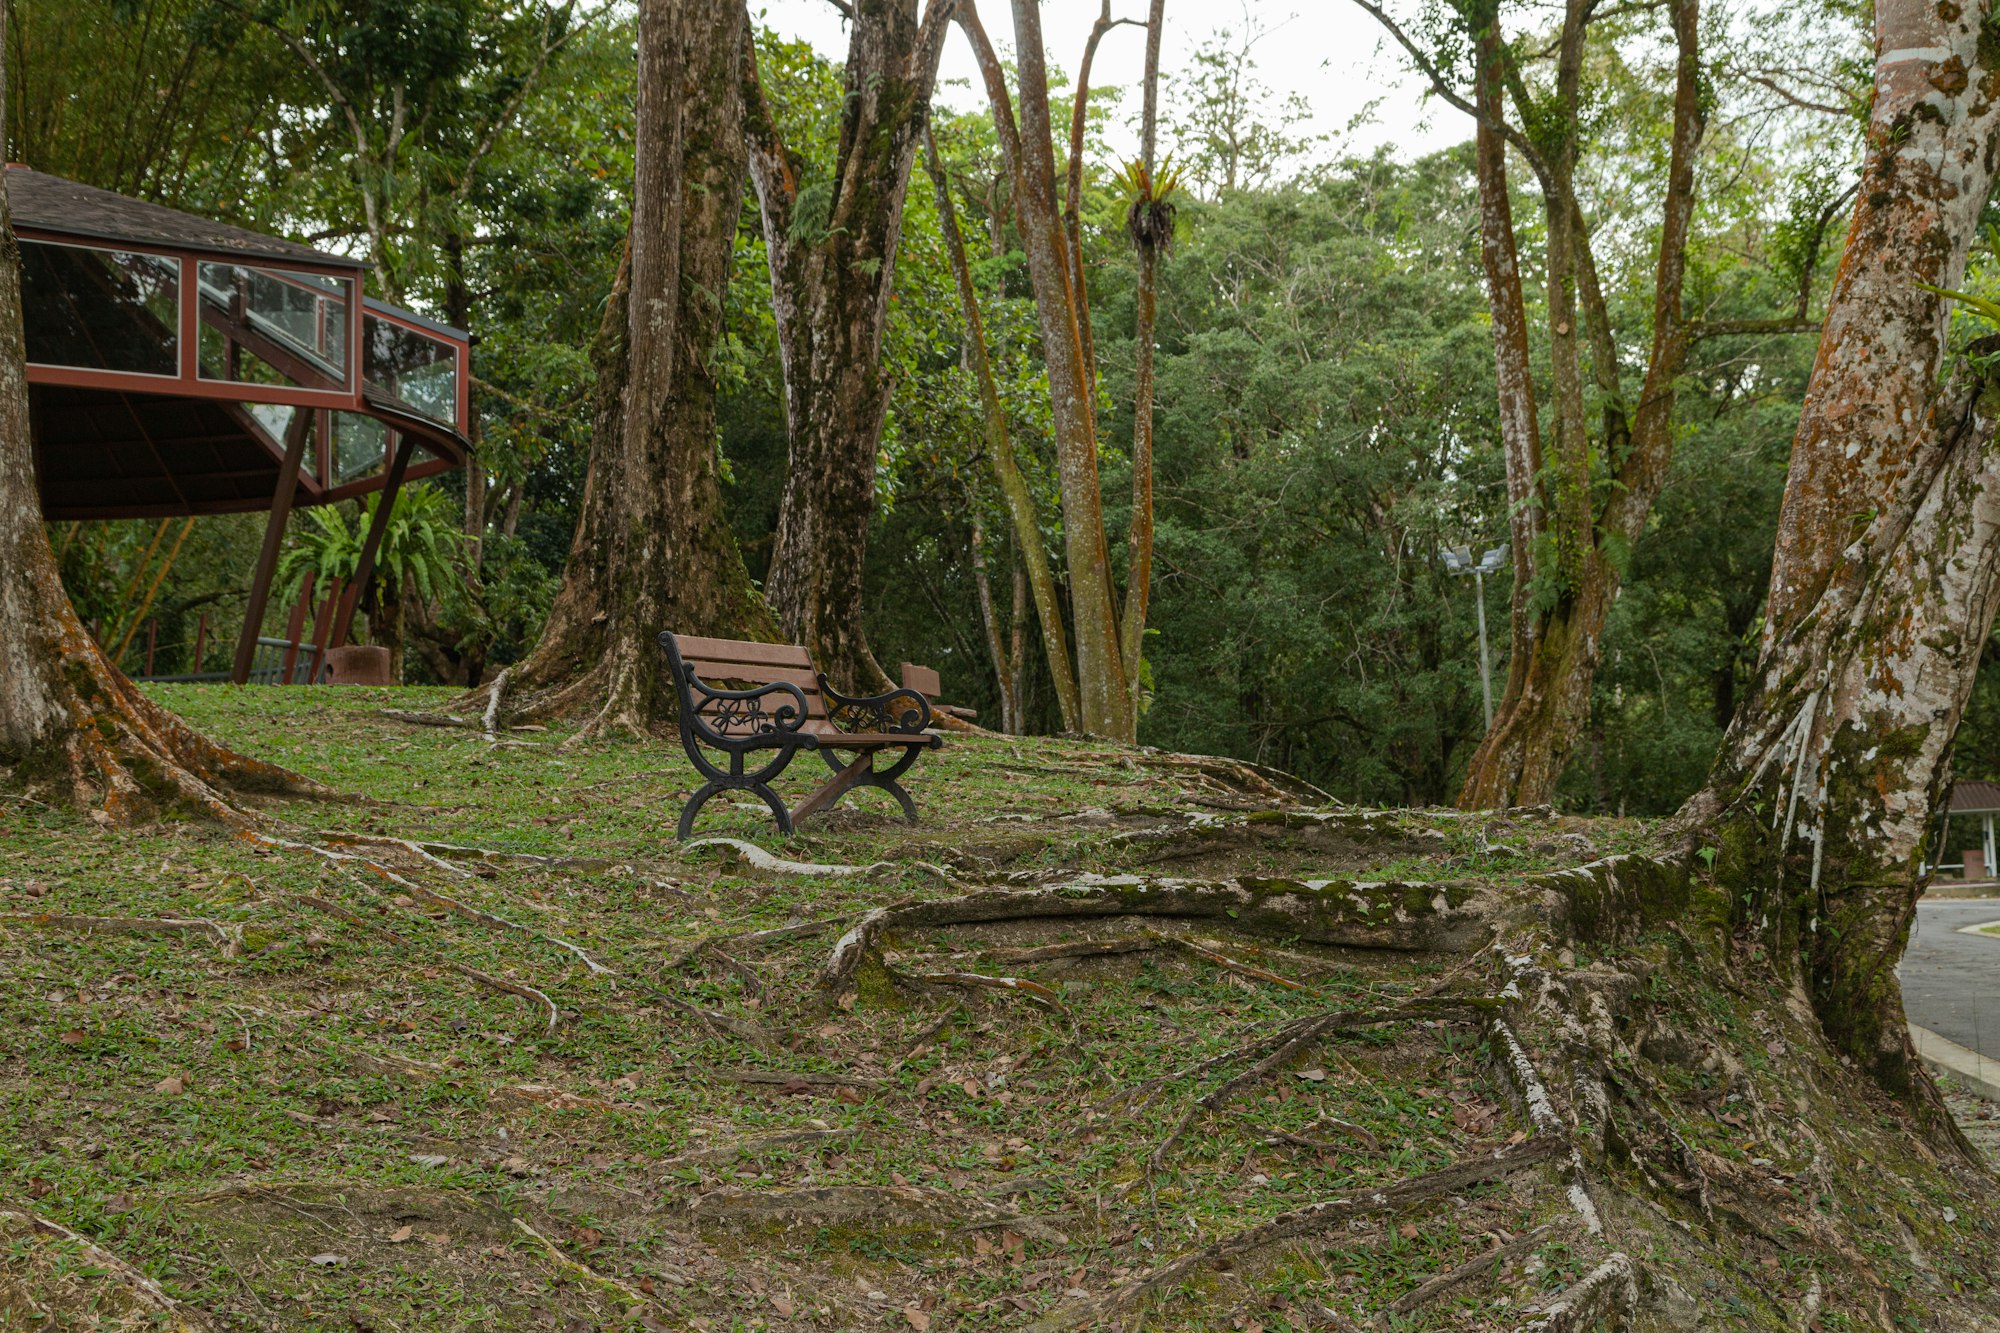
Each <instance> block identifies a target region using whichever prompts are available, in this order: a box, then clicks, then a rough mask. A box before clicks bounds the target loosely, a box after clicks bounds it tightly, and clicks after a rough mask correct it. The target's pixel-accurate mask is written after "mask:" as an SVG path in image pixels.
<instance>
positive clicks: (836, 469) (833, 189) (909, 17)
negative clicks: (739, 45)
mask: <svg viewBox="0 0 2000 1333" xmlns="http://www.w3.org/2000/svg"><path fill="white" fill-rule="evenodd" d="M954 3H955V0H929V3H928V4H926V5H925V6H924V7H923V9H922V11H921V14H920V13H919V7H918V4H917V0H862V2H861V3H859V4H856V5H853V6H851V7H849V8H848V9H847V11H846V12H847V14H848V17H849V38H848V48H847V66H846V70H845V72H844V74H843V78H842V89H841V95H840V98H839V102H838V104H837V105H838V107H839V129H838V132H837V135H836V136H834V141H833V143H832V144H831V145H829V147H830V149H831V151H830V153H828V154H827V156H826V159H825V160H818V161H815V160H813V159H812V158H811V157H808V156H807V155H805V154H802V153H798V152H795V151H794V150H793V148H792V147H791V146H790V144H789V143H788V140H787V135H786V133H785V131H784V129H783V128H782V125H781V118H780V116H779V114H778V112H777V110H776V109H775V108H774V106H773V104H772V101H771V99H770V98H769V97H768V96H767V94H766V91H765V88H764V84H763V82H762V81H761V79H760V78H759V57H758V55H757V53H756V50H755V48H754V47H752V48H750V51H749V54H748V58H747V59H746V63H745V66H744V84H743V99H744V106H745V110H746V113H747V116H748V121H747V125H748V129H749V138H750V145H751V151H750V179H751V181H752V182H753V183H754V184H755V186H756V191H757V200H758V203H759V205H760V211H761V214H762V217H763V225H764V250H765V255H766V258H767V260H768V263H769V268H770V279H771V310H772V315H773V317H774V319H775V321H776V326H777V339H778V348H779V364H780V367H781V369H782V372H783V376H784V386H785V420H786V427H787V436H788V438H789V442H790V460H789V461H790V466H789V468H788V470H787V472H786V477H785V489H784V498H783V500H782V501H781V503H780V505H779V509H778V531H777V537H776V541H775V545H774V547H773V550H772V556H771V573H770V578H769V579H768V580H767V581H766V584H765V594H766V596H767V597H768V598H769V600H770V604H771V608H772V610H774V611H775V612H777V615H778V623H779V626H780V628H781V629H782V630H783V631H784V633H785V635H786V636H787V637H788V638H790V639H792V640H793V641H794V642H797V643H803V644H805V645H806V646H807V647H808V648H810V649H811V650H812V653H813V658H814V660H815V661H816V662H818V663H819V665H820V668H821V669H822V670H824V671H825V672H827V674H828V675H830V676H831V677H832V678H833V680H834V681H835V683H836V684H839V685H841V686H844V687H845V688H848V689H854V690H862V691H866V692H871V693H872V692H874V691H875V690H876V689H877V688H883V687H886V686H887V684H888V681H887V677H886V676H884V674H883V672H882V669H881V667H880V666H878V665H877V664H876V662H875V659H874V656H873V654H871V653H870V652H869V650H868V644H867V640H866V638H865V637H864V635H863V627H862V601H861V589H862V568H863V565H864V563H865V560H866V554H867V550H868V529H869V521H870V518H871V517H872V515H873V513H874V499H875V469H876V459H877V457H878V456H879V454H880V452H881V435H882V423H883V417H884V414H885V413H887V411H888V408H889V394H890V387H891V386H890V381H889V377H888V376H887V375H886V374H885V373H884V371H883V367H882V333H883V326H884V324H885V323H886V321H887V319H888V313H889V292H890V289H891V287H892V285H893V282H894V279H895V271H896V249H897V246H898V244H899V243H900V241H901V239H902V231H903V202H904V196H905V195H906V194H907V192H908V190H909V182H910V170H911V168H912V166H913V165H914V164H915V162H916V154H917V147H918V145H919V144H920V143H922V141H923V133H924V126H925V123H926V122H927V120H928V119H929V116H930V101H931V88H932V85H933V84H934V83H935V82H936V79H937V66H938V60H939V58H940V56H942V55H943V53H944V39H945V36H946V34H947V33H948V32H949V31H950V27H949V24H950V21H951V13H952V7H953V4H954ZM746 21H747V19H746Z"/></svg>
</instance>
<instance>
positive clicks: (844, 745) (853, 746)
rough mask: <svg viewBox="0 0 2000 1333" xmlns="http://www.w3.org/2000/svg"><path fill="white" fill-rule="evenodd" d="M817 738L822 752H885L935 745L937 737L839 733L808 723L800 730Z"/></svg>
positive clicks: (930, 734)
mask: <svg viewBox="0 0 2000 1333" xmlns="http://www.w3.org/2000/svg"><path fill="white" fill-rule="evenodd" d="M802 729H803V730H805V731H810V732H812V733H813V734H814V735H815V736H818V737H819V748H820V749H822V750H886V749H888V748H889V747H890V746H892V745H936V744H937V743H938V737H937V736H936V734H935V733H933V732H928V731H841V730H839V729H837V728H835V727H821V726H819V725H817V724H815V723H812V722H808V723H806V725H805V726H804V728H802Z"/></svg>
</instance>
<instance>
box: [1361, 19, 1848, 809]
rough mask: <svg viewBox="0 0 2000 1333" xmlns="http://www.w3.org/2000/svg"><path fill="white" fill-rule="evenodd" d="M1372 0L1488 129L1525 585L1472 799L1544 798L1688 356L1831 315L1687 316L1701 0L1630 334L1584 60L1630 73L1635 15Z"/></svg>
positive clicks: (1513, 503)
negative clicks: (1618, 307)
mask: <svg viewBox="0 0 2000 1333" xmlns="http://www.w3.org/2000/svg"><path fill="white" fill-rule="evenodd" d="M1356 3H1357V4H1359V5H1360V6H1361V7H1362V8H1363V9H1364V10H1367V11H1368V12H1369V13H1370V14H1372V15H1374V16H1375V17H1376V18H1377V19H1378V20H1379V21H1380V22H1381V23H1382V24H1383V25H1384V26H1385V28H1386V29H1387V30H1388V31H1389V33H1390V34H1391V35H1392V36H1393V37H1394V38H1395V40H1396V41H1397V42H1398V43H1399V44H1400V45H1401V46H1402V47H1403V49H1404V51H1405V52H1406V53H1407V54H1408V55H1409V57H1410V59H1411V60H1412V61H1413V62H1414V63H1415V64H1416V66H1417V67H1418V69H1419V70H1420V71H1421V72H1422V73H1423V74H1424V75H1425V76H1426V78H1427V79H1428V80H1429V82H1430V85H1431V88H1432V90H1433V92H1435V93H1436V95H1437V96H1438V97H1440V98H1441V99H1443V100H1444V101H1446V102H1447V103H1449V104H1450V105H1452V106H1454V107H1456V108H1458V109H1459V110H1461V111H1463V112H1465V113H1466V114H1468V115H1470V116H1471V117H1472V118H1473V121H1474V127H1475V144H1476V167H1475V171H1476V178H1477V180H1478V182H1479V190H1480V209H1479V236H1480V247H1481V254H1482V257H1483V260H1484V264H1485V268H1486V280H1487V300H1488V305H1489V308H1490V311H1491V316H1492V327H1493V350H1494V364H1495V369H1496V375H1495V382H1496V392H1497V394H1498V398H1499V405H1500V426H1501V438H1502V440H1503V441H1504V443H1505V446H1506V451H1507V475H1508V490H1509V504H1510V508H1511V512H1512V520H1511V524H1510V528H1511V531H1510V537H1511V549H1512V556H1513V565H1514V595H1513V606H1512V612H1513V614H1512V642H1511V647H1512V651H1511V653H1510V654H1509V659H1508V672H1507V684H1506V688H1505V691H1504V693H1503V695H1502V698H1501V702H1500V706H1499V708H1498V710H1497V711H1496V713H1495V715H1494V720H1493V726H1492V728H1491V730H1489V732H1488V733H1487V736H1486V739H1485V741H1484V743H1483V744H1482V745H1481V747H1480V749H1479V751H1478V752H1477V753H1476V754H1475V755H1474V756H1473V758H1472V762H1471V764H1470V766H1469V769H1468V771H1467V774H1466V779H1465V785H1464V787H1463V789H1462V790H1461V791H1460V793H1459V804H1460V805H1462V806H1465V807H1468V808H1482V807H1492V806H1506V805H1514V804H1530V805H1533V804H1542V803H1545V802H1547V801H1549V800H1550V799H1551V797H1552V796H1553V794H1554V792H1555V788H1556V784H1557V782H1558V780H1559V779H1560V778H1561V776H1562V772H1563V768H1564V766H1565V765H1566V763H1567V762H1568V760H1569V757H1570V754H1571V752H1572V750H1573V749H1574V747H1575V745H1576V742H1577V738H1578V737H1579V736H1580V735H1581V734H1582V732H1583V730H1584V728H1585V726H1586V725H1587V723H1588V719H1589V716H1590V700H1591V681H1592V678H1593V676H1594V674H1595V672H1596V670H1597V665H1598V661H1599V659H1600V656H1601V650H1602V646H1603V634H1604V626H1605V623H1606V620H1607V618H1608V616H1609V615H1610V612H1611V608H1612V606H1613V605H1614V604H1615V602H1616V601H1617V597H1618V592H1619V588H1620V586H1621V584H1622V582H1623V578H1624V574H1623V570H1624V567H1625V564H1626V561H1627V559H1628V557H1629V555H1630V553H1631V551H1632V548H1633V547H1634V545H1635V544H1636V543H1638V542H1639V541H1640V540H1641V539H1642V537H1643V536H1644V534H1645V532H1646V529H1647V524H1648V518H1649V516H1650V514H1651V512H1652V507H1653V504H1654V501H1655V500H1656V499H1657V498H1658V496H1659V491H1660V487H1661V485H1662V484H1663V483H1664V481H1665V478H1666V476H1667V473H1668V468H1669V466H1670V464H1671V462H1672V459H1673V450H1674V440H1675V429H1674V404H1675V400H1676V393H1675V386H1676V383H1677V381H1678V380H1679V378H1680V376H1681V374H1682V372H1683V370H1684V368H1685V367H1686V364H1687V359H1688V355H1689V352H1690V350H1691V349H1692V348H1693V347H1694V346H1695V345H1696V344H1697V343H1698V342H1699V341H1700V340H1702V339H1703V338H1707V337H1712V336H1719V335H1723V334H1731V333H1737V334H1740V333H1746V332H1760V333H1770V332H1778V331H1785V330H1793V331H1798V332H1814V331H1817V329H1818V327H1819V326H1818V323H1817V321H1815V320H1813V319H1811V318H1809V317H1808V315H1807V312H1806V310H1805V308H1804V305H1803V302H1801V304H1800V306H1799V307H1798V308H1796V309H1794V310H1793V311H1792V312H1790V313H1789V314H1788V315H1785V316H1783V317H1779V318H1772V319H1754V320H1727V321H1724V320H1713V319H1708V318H1705V317H1704V315H1703V314H1702V313H1700V312H1696V311H1691V310H1690V309H1689V308H1688V303H1687V300H1686V284H1687V277H1688V255H1689V241H1690V237H1691V235H1692V230H1693V225H1694V222H1695V216H1696V181H1697V168H1698V165H1699V158H1700V154H1701V151H1702V147H1703V141H1704V136H1705V135H1706V134H1707V133H1708V130H1709V120H1710V117H1711V113H1712V110H1713V89H1712V87H1711V86H1710V85H1709V84H1708V82H1707V81H1706V80H1707V76H1706V74H1705V72H1704V66H1703V55H1702V49H1701V46H1702V40H1703V24H1702V17H1701V12H1700V6H1699V0H1673V3H1670V4H1668V5H1666V6H1665V7H1664V11H1663V12H1664V16H1665V19H1666V22H1667V27H1668V33H1667V34H1666V35H1667V36H1668V37H1669V39H1670V40H1671V42H1672V48H1671V49H1672V52H1673V58H1672V62H1671V65H1670V73H1669V80H1668V81H1669V85H1670V89H1671V91H1670V92H1669V93H1668V94H1667V95H1666V96H1667V103H1668V106H1669V107H1670V110H1669V112H1668V114H1667V119H1666V124H1665V126H1664V127H1663V131H1662V135H1661V137H1662V138H1663V139H1664V141H1665V144H1666V147H1667V160H1666V163H1665V172H1664V179H1663V180H1662V182H1661V189H1660V193H1659V205H1658V212H1657V218H1656V220H1654V221H1653V222H1652V223H1651V226H1650V230H1651V232H1652V234H1653V236H1654V238H1655V239H1654V243H1653V264H1652V273H1651V280H1650V302H1649V303H1648V308H1647V310H1646V317H1645V326H1644V329H1643V331H1642V332H1621V330H1619V329H1618V328H1617V327H1616V326H1615V324H1614V322H1613V318H1612V306H1611V303H1610V302H1609V300H1608V299H1607V296H1606V291H1607V283H1606V281H1605V279H1604V276H1603V274H1602V266H1601V262H1600V259H1599V255H1598V253H1597V247H1596V245H1595V244H1594V242H1593V235H1592V225H1593V224H1592V219H1591V218H1590V216H1589V211H1588V209H1587V208H1586V204H1587V202H1588V201H1587V198H1586V194H1585V191H1584V188H1583V186H1582V182H1583V181H1584V180H1585V177H1584V176H1583V175H1582V174H1581V173H1582V168H1583V165H1584V162H1585V159H1584V150H1585V148H1586V147H1588V146H1590V140H1591V135H1590V127H1591V125H1592V124H1593V118H1594V116H1595V114H1596V107H1597V105H1598V104H1599V103H1600V102H1601V101H1602V100H1603V99H1604V97H1605V96H1606V95H1607V94H1606V92H1605V90H1604V89H1602V88H1596V87H1590V86H1587V85H1586V79H1585V73H1586V69H1589V68H1593V67H1594V66H1593V62H1595V67H1599V68H1601V67H1605V66H1610V67H1611V68H1614V69H1616V68H1620V67H1622V64H1623V57H1622V56H1621V55H1620V54H1619V53H1618V42H1619V39H1620V38H1621V37H1625V36H1627V33H1628V30H1627V29H1626V28H1625V27H1624V26H1623V25H1625V24H1627V23H1629V22H1630V21H1631V20H1630V19H1629V18H1627V17H1626V16H1624V15H1622V14H1613V13H1610V12H1608V11H1604V12H1601V11H1600V10H1599V8H1598V7H1597V6H1596V5H1594V4H1592V3H1591V2H1590V0H1568V3H1567V4H1566V6H1565V8H1564V10H1563V14H1562V18H1561V20H1560V23H1559V25H1558V26H1557V28H1556V30H1555V31H1554V33H1552V34H1547V35H1546V40H1544V39H1543V37H1542V36H1537V37H1535V38H1534V39H1533V40H1529V39H1527V38H1526V37H1521V38H1512V39H1510V38H1509V37H1508V36H1507V35H1506V34H1505V33H1504V32H1503V31H1502V27H1501V24H1502V10H1501V5H1500V3H1499V0H1466V2H1465V3H1463V4H1461V5H1460V6H1458V7H1457V8H1456V9H1455V10H1454V11H1453V18H1452V25H1448V28H1447V30H1446V31H1445V33H1444V34H1443V40H1442V43H1441V47H1433V46H1426V45H1425V44H1424V43H1423V42H1420V41H1419V40H1418V39H1417V37H1416V36H1415V35H1413V32H1414V29H1413V27H1412V26H1411V25H1406V24H1405V23H1404V22H1402V21H1399V20H1398V19H1397V18H1396V17H1394V16H1392V15H1391V14H1390V13H1389V12H1388V10H1387V9H1386V8H1385V7H1383V6H1382V5H1379V4H1376V3H1375V2H1374V0H1356ZM1460 51H1463V52H1466V53H1468V58H1466V59H1465V60H1464V61H1462V62H1459V63H1462V65H1463V66H1464V73H1465V75H1466V78H1465V79H1461V78H1459V77H1458V76H1457V71H1456V70H1455V68H1454V60H1455V57H1456V54H1457V53H1458V52H1460ZM1467 81H1469V83H1470V87H1466V86H1464V83H1465V82H1467ZM1510 154H1512V155H1514V156H1517V157H1518V158H1519V159H1520V160H1521V161H1524V162H1526V163H1527V165H1528V167H1529V169H1530V171H1531V173H1532V175H1533V177H1534V180H1535V183H1536V186H1537V187H1538V189H1539V191H1540V194H1541V211H1542V223H1541V227H1540V233H1541V237H1542V255H1541V257H1540V258H1541V268H1542V273H1543V277H1544V279H1545V282H1546V304H1545V308H1544V311H1543V317H1544V324H1545V329H1544V337H1545V341H1546V347H1547V364H1548V377H1547V388H1546V389H1543V388H1542V387H1540V386H1539V384H1538V380H1537V377H1536V374H1535V366H1534V358H1533V350H1532V346H1531V338H1532V331H1531V324H1530V319H1529V315H1528V307H1527V303H1526V299H1525V296H1524V292H1523V283H1522V266H1521V250H1522V248H1523V246H1522V237H1521V229H1520V228H1519V227H1518V226H1517V224H1516V221H1515V218H1514V213H1513V209H1514V202H1513V186H1512V183H1511V181H1510V176H1509V156H1510ZM1641 341H1643V344H1644V345H1645V347H1646V354H1645V359H1644V362H1643V365H1642V367H1641V368H1640V374H1639V376H1638V384H1637V386H1636V391H1634V389H1633V387H1632V385H1631V384H1630V376H1629V372H1628V370H1627V369H1626V367H1625V365H1624V357H1623V356H1622V354H1621V352H1620V347H1621V345H1631V344H1632V343H1635V342H1641ZM1593 397H1594V399H1595V402H1594V404H1593V402H1592V399H1593ZM1545 399H1546V400H1547V401H1546V402H1545V401H1544V400H1545ZM1593 405H1594V406H1595V409H1596V414H1597V417H1598V423H1597V427H1596V429H1595V431H1594V432H1593V430H1592V426H1591V420H1590V417H1591V409H1592V407H1593Z"/></svg>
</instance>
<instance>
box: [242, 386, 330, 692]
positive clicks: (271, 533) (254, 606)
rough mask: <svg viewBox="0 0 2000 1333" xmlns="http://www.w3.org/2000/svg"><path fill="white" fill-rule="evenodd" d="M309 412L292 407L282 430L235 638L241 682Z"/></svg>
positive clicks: (287, 513)
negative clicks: (281, 451)
mask: <svg viewBox="0 0 2000 1333" xmlns="http://www.w3.org/2000/svg"><path fill="white" fill-rule="evenodd" d="M312 416H313V414H312V413H310V412H308V411H306V410H305V409H304V408H294V409H292V424H291V428H290V429H289V430H287V431H286V432H285V461H284V464H283V465H282V466H281V467H279V469H278V489H277V493H276V494H274V495H273V496H272V497H271V517H270V519H269V521H267V522H266V523H265V524H264V549H263V550H262V551H261V552H260V553H259V554H258V556H257V572H256V573H255V574H254V575H252V576H251V579H250V602H249V605H247V606H245V607H244V608H243V632H242V633H241V634H240V635H238V636H237V639H236V664H235V666H234V667H233V668H232V669H231V671H230V673H229V679H230V680H231V681H232V682H233V683H235V684H237V685H242V684H245V683H246V682H248V681H249V679H250V667H251V665H252V664H253V663H254V662H255V661H256V658H257V631H258V630H260V629H262V628H263V627H264V608H265V606H266V604H267V603H269V601H270V600H271V579H272V577H273V576H274V575H275V574H276V573H277V570H278V551H279V548H281V547H282V546H283V545H284V544H285V522H286V520H287V519H289V518H291V516H292V495H293V493H294V492H295V491H296V490H297V489H298V485H299V464H300V463H302V462H304V461H305V456H306V440H307V438H308V437H309V436H310V435H311V434H312V432H311V431H310V430H309V429H308V428H307V427H308V423H310V422H311V420H312Z"/></svg>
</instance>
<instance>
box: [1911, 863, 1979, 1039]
mask: <svg viewBox="0 0 2000 1333" xmlns="http://www.w3.org/2000/svg"><path fill="white" fill-rule="evenodd" d="M1988 921H2000V899H1991V898H1988V899H1972V900H1967V901H1958V902H1953V901H1949V900H1947V901H1943V902H1920V903H1918V904H1917V924H1916V928H1915V929H1914V930H1913V931H1912V932H1911V934H1910V947H1909V951H1908V952H1907V953H1905V954H1904V955H1903V963H1902V966H1901V967H1900V968H1899V969H1898V971H1899V972H1900V973H1901V975H1902V978H1903V1010H1904V1012H1905V1013H1906V1014H1907V1015H1908V1016H1909V1020H1910V1021H1911V1022H1912V1023H1915V1024H1917V1025H1918V1026H1919V1027H1927V1028H1929V1029H1930V1030H1931V1031H1933V1032H1935V1033H1937V1034H1938V1035H1939V1036H1940V1037H1944V1038H1945V1039H1947V1040H1949V1041H1955V1042H1957V1043H1958V1044H1959V1045H1960V1046H1964V1047H1966V1048H1968V1049H1970V1050H1974V1051H1978V1052H1979V1053H1980V1054H1981V1055H1984V1056H1986V1057H1988V1058H1989V1059H1992V1060H1996V1061H2000V938H1989V937H1986V936H1982V935H1961V934H1959V933H1958V929H1959V927H1960V926H1971V925H1978V924H1983V923H1985V922H1988Z"/></svg>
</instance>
